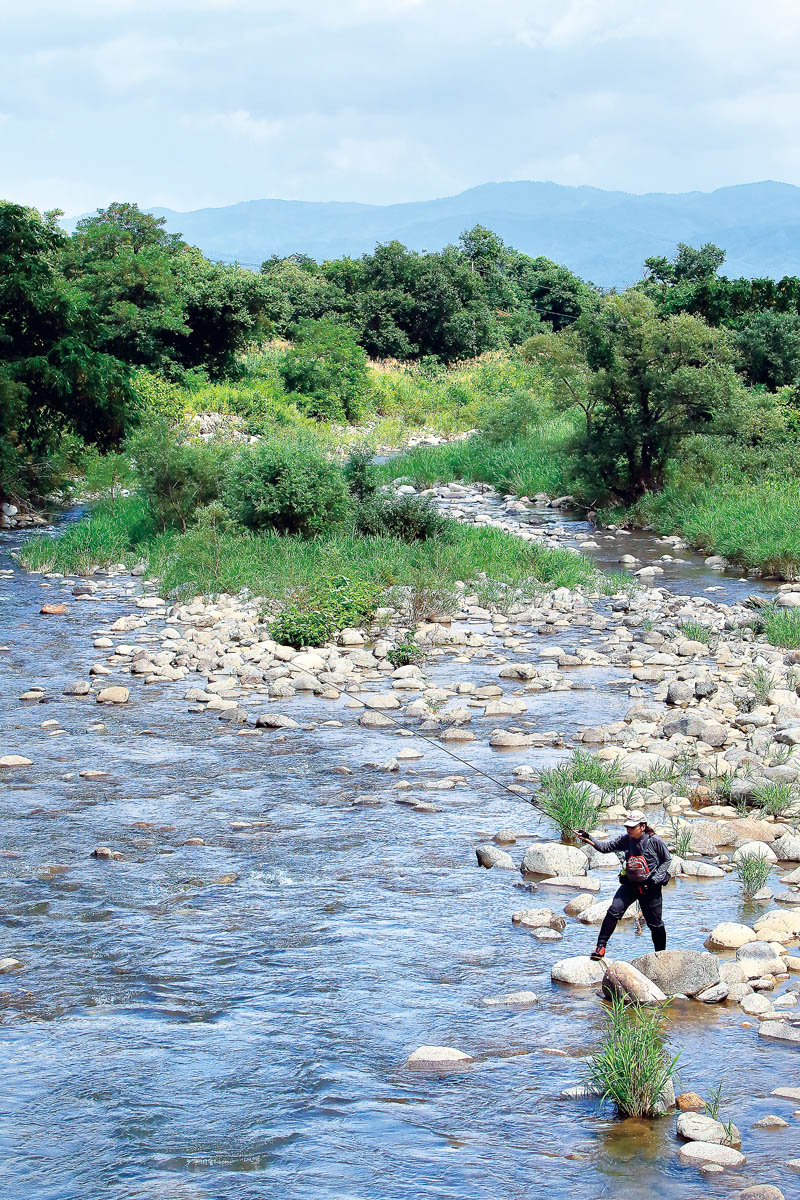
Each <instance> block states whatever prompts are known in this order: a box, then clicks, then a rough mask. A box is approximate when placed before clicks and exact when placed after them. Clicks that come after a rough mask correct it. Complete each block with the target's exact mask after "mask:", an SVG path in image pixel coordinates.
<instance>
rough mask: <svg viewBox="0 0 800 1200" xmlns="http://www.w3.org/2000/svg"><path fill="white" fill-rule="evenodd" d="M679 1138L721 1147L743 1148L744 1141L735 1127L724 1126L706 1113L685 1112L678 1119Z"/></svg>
mask: <svg viewBox="0 0 800 1200" xmlns="http://www.w3.org/2000/svg"><path fill="white" fill-rule="evenodd" d="M677 1133H678V1137H682V1138H685V1139H686V1141H687V1142H716V1143H717V1144H718V1145H720V1146H741V1144H742V1139H741V1137H740V1136H739V1130H738V1129H737V1128H736V1126H735V1125H723V1124H722V1122H721V1121H715V1120H714V1118H713V1117H708V1116H706V1115H705V1114H704V1113H699V1112H685V1113H681V1115H680V1116H679V1117H678V1127H677Z"/></svg>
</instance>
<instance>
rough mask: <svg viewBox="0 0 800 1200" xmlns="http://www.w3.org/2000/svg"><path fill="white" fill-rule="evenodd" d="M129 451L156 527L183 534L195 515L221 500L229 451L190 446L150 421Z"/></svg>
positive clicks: (178, 434)
mask: <svg viewBox="0 0 800 1200" xmlns="http://www.w3.org/2000/svg"><path fill="white" fill-rule="evenodd" d="M127 446H128V450H129V452H130V454H131V457H132V459H133V464H134V469H135V471H136V474H137V475H138V477H139V480H140V482H141V486H142V491H143V493H144V495H145V497H146V499H147V502H148V504H149V506H150V509H151V511H152V513H153V516H154V517H155V520H156V522H157V524H158V526H159V528H161V529H181V530H182V531H183V532H184V533H185V532H186V529H187V528H188V526H189V523H190V522H191V520H192V518H193V517H194V514H195V511H196V510H197V509H198V508H200V507H201V506H202V505H205V504H210V503H211V502H212V501H213V500H217V499H219V496H220V492H221V490H222V482H223V478H224V475H225V471H226V467H227V464H228V458H229V454H230V451H229V450H228V448H227V447H225V446H220V445H219V444H215V443H211V442H192V441H190V440H189V437H188V434H187V433H186V431H185V430H177V431H174V430H171V429H170V427H169V426H168V424H167V423H166V421H165V420H163V419H160V420H155V421H153V422H151V424H150V425H149V426H148V427H147V428H143V429H142V430H141V431H140V432H139V433H137V434H136V435H134V436H133V437H132V438H130V439H129V441H128V443H127Z"/></svg>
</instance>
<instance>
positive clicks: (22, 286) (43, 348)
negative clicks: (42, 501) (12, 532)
mask: <svg viewBox="0 0 800 1200" xmlns="http://www.w3.org/2000/svg"><path fill="white" fill-rule="evenodd" d="M56 215H57V214H51V215H50V216H47V217H45V218H42V217H41V216H40V215H39V213H38V212H36V211H35V210H34V209H27V208H23V207H22V206H20V205H18V204H9V203H5V202H1V203H0V401H1V402H2V403H0V409H2V410H3V413H2V416H0V439H1V440H2V450H0V468H2V470H3V476H2V477H0V495H2V494H5V493H7V492H9V491H10V490H11V488H12V487H13V488H14V489H15V490H17V489H18V490H20V491H23V490H27V489H30V490H31V491H32V492H33V493H34V495H38V496H41V495H42V494H43V493H44V491H45V490H46V487H48V486H50V485H52V483H53V481H52V479H48V480H47V483H46V485H45V486H42V484H40V483H39V481H38V479H37V476H38V474H39V469H40V467H41V466H42V465H43V464H44V463H45V462H46V460H47V459H48V458H49V457H50V456H51V455H52V454H53V452H54V451H55V450H56V449H57V446H58V443H59V441H60V440H61V439H62V438H63V437H64V435H65V434H77V435H78V436H79V437H81V438H84V439H86V440H89V441H96V442H98V443H99V444H102V445H110V444H112V443H113V442H114V441H115V440H116V439H118V438H119V436H120V435H121V433H122V431H123V430H124V428H125V425H126V422H127V420H128V414H129V409H130V402H131V393H130V384H129V377H128V372H127V369H126V368H125V367H124V366H123V365H122V364H121V363H120V362H118V361H117V360H116V359H114V358H112V357H111V356H109V355H108V354H105V353H102V352H101V351H100V350H99V349H98V345H97V339H96V336H95V329H94V314H93V313H91V312H88V311H86V308H85V306H84V305H83V303H82V300H81V297H80V295H79V294H78V293H77V292H76V291H75V289H74V288H73V287H72V286H71V285H70V283H69V282H68V280H67V279H65V277H64V274H63V272H62V270H61V255H62V253H63V247H64V242H65V238H64V235H63V234H62V233H61V232H60V231H59V229H58V227H57V225H56V223H55V220H56ZM45 474H46V475H47V474H49V473H48V472H47V471H46V472H45Z"/></svg>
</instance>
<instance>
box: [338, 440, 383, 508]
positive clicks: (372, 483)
mask: <svg viewBox="0 0 800 1200" xmlns="http://www.w3.org/2000/svg"><path fill="white" fill-rule="evenodd" d="M344 477H345V480H346V481H347V489H348V491H349V492H350V495H351V496H353V497H354V499H356V500H359V501H364V500H369V499H371V498H372V497H373V496H374V495H375V494H376V492H377V491H378V472H377V470H376V468H375V464H374V463H373V461H372V455H371V454H370V452H369V450H360V449H355V450H351V451H350V454H349V455H348V457H347V461H346V463H345V465H344Z"/></svg>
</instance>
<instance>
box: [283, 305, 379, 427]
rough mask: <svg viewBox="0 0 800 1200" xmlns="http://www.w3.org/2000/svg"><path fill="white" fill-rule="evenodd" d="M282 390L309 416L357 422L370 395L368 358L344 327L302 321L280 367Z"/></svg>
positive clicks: (351, 332) (351, 333)
mask: <svg viewBox="0 0 800 1200" xmlns="http://www.w3.org/2000/svg"><path fill="white" fill-rule="evenodd" d="M280 372H281V376H282V378H283V382H284V386H285V387H286V390H287V391H288V392H290V393H294V394H295V395H296V396H297V397H298V400H299V403H300V405H301V406H302V407H303V408H304V409H305V411H306V412H307V413H309V414H310V415H311V416H314V417H319V418H320V419H323V420H334V421H336V420H347V421H352V420H356V419H357V418H358V417H359V416H360V415H361V414H362V412H363V408H364V402H365V399H366V397H367V394H368V391H369V376H368V373H367V356H366V354H365V353H364V351H363V349H362V348H361V346H359V344H358V342H357V341H356V336H355V333H354V332H353V330H352V329H350V328H348V327H347V326H346V325H338V324H336V322H335V321H331V320H330V319H328V318H325V319H323V320H320V321H301V322H300V324H299V325H298V327H297V330H296V332H295V341H294V345H292V346H290V347H289V349H288V350H287V351H286V354H285V355H284V357H283V362H282V364H281V366H280Z"/></svg>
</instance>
